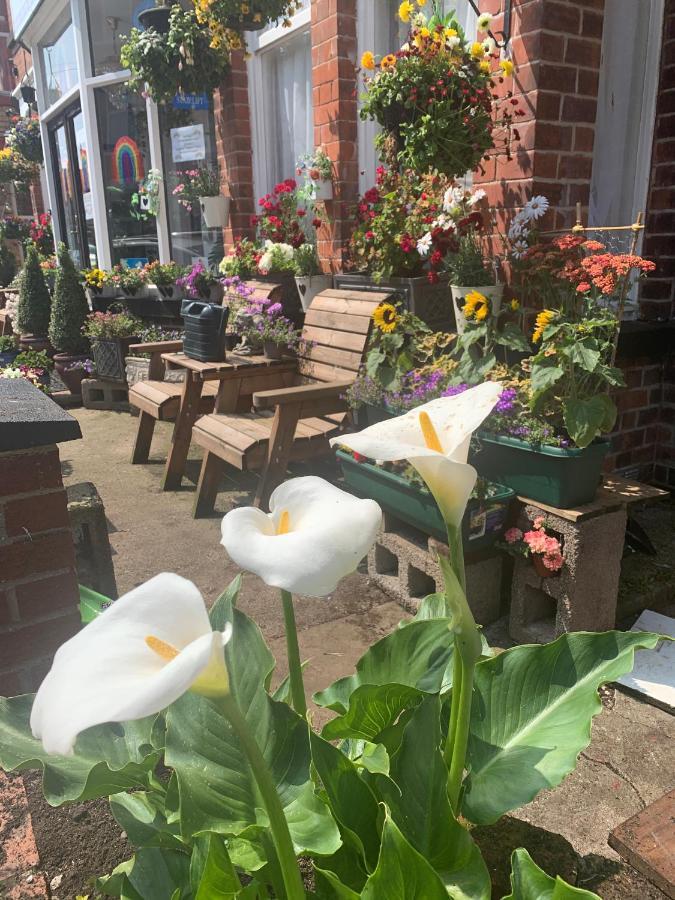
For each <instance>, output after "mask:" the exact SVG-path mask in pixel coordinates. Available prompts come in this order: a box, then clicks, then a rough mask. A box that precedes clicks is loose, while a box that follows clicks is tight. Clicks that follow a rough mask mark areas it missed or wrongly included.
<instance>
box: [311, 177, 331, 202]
mask: <svg viewBox="0 0 675 900" xmlns="http://www.w3.org/2000/svg"><path fill="white" fill-rule="evenodd" d="M312 189H313V192H314V199H315V200H332V199H333V182H332V181H331V179H330V178H313V179H312Z"/></svg>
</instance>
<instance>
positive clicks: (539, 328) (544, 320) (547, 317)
mask: <svg viewBox="0 0 675 900" xmlns="http://www.w3.org/2000/svg"><path fill="white" fill-rule="evenodd" d="M554 319H555V313H554V312H553V310H552V309H544V310H542V311H541V312H540V313H539V315H538V316H537V318H536V321H535V323H534V324H535V328H534V333H533V335H532V340H533V341H534V343H535V344H536V343H537V342H538V341H540V340H541V339H542V337H543V336H544V331H545V329H546V328H547V327H548V326H549V325H550V324H551V322H552V321H553V320H554Z"/></svg>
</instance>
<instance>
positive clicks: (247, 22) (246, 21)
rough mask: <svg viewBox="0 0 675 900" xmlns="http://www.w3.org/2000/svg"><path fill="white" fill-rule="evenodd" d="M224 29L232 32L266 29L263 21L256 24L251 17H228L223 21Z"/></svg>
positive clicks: (265, 23)
mask: <svg viewBox="0 0 675 900" xmlns="http://www.w3.org/2000/svg"><path fill="white" fill-rule="evenodd" d="M225 27H226V28H231V29H232V31H262V30H263V28H266V27H267V22H265V21H264V20H262V21H260V22H256V21H254V20H253V18H252V17H251V16H242V17H241V18H239V17H238V16H230V17H229V18H227V19H226V20H225Z"/></svg>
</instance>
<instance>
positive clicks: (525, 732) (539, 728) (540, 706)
mask: <svg viewBox="0 0 675 900" xmlns="http://www.w3.org/2000/svg"><path fill="white" fill-rule="evenodd" d="M659 640H660V638H659V636H658V635H656V634H648V633H640V632H627V633H624V632H619V631H608V632H604V633H600V634H589V633H584V632H580V633H577V634H566V635H563V636H562V637H559V638H558V639H557V640H556V641H554V642H553V643H551V644H546V645H542V646H523V647H514V648H513V649H511V650H506V651H505V652H504V653H500V654H499V655H498V656H495V657H493V658H492V659H488V660H484V661H482V662H479V663H478V665H477V666H476V675H475V692H474V700H473V709H472V716H471V730H470V734H469V751H468V759H469V760H470V763H471V771H470V772H469V776H468V778H467V780H466V782H465V791H464V797H463V801H462V814H463V815H464V816H465V817H466V818H467V819H469V821H471V822H474V823H476V824H480V825H490V824H492V823H493V822H496V821H497V819H499V818H500V817H501V816H502V815H504V813H506V812H508V811H509V810H511V809H517V808H518V807H519V806H523V805H524V804H526V803H529V802H530V801H531V800H533V799H534V798H535V797H536V796H537V794H538V793H539V792H540V791H543V790H545V789H547V788H551V787H555V786H556V785H558V784H560V782H561V781H562V780H563V778H565V776H566V775H568V774H569V773H570V772H572V771H573V769H574V768H575V766H576V761H577V756H578V754H579V753H580V752H581V751H582V750H583V749H584V748H585V747H587V746H588V744H589V743H590V740H591V722H592V719H593V717H594V716H596V715H597V714H598V713H599V712H600V711H601V710H602V704H601V702H600V697H599V696H598V688H599V687H600V686H601V685H602V684H607V683H608V682H610V681H614V680H615V679H617V678H618V677H619V676H620V675H623V674H625V673H626V672H630V670H631V669H632V667H633V656H634V653H635V651H636V650H639V649H651V648H653V647H655V646H656V644H657V643H658V641H659Z"/></svg>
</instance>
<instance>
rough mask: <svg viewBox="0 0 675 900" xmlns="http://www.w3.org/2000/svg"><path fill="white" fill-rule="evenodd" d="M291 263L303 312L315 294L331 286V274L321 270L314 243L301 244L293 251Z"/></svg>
mask: <svg viewBox="0 0 675 900" xmlns="http://www.w3.org/2000/svg"><path fill="white" fill-rule="evenodd" d="M293 263H294V271H295V283H296V285H297V288H298V293H299V294H300V303H302V308H303V310H304V312H307V310H308V309H309V307H310V305H311V303H312V300H313V299H314V298H315V297H316V295H317V294H320V293H321V291H325V290H327V289H328V288H329V287H331V285H332V284H333V276H332V275H326V274H324V273H323V272H322V271H321V266H320V264H319V257H318V255H317V252H316V247H315V246H314V244H302V245H301V246H300V247H298V248H297V249H296V250H295V252H294V253H293Z"/></svg>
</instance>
